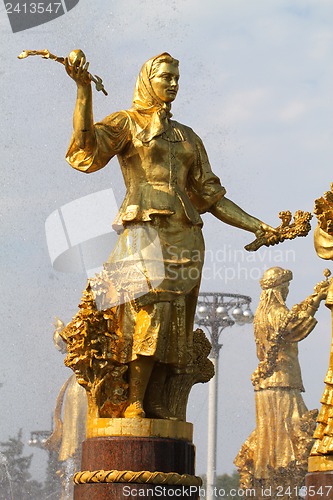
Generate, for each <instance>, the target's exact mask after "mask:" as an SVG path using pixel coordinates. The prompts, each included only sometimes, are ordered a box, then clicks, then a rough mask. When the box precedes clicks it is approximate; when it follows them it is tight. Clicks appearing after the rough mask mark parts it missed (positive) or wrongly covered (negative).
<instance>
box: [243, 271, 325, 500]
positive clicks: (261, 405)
mask: <svg viewBox="0 0 333 500" xmlns="http://www.w3.org/2000/svg"><path fill="white" fill-rule="evenodd" d="M292 277H293V276H292V272H291V271H289V270H286V269H282V268H280V267H272V268H270V269H268V270H267V271H265V273H264V275H263V277H262V279H261V280H260V285H261V288H262V292H261V296H260V302H259V306H258V308H257V311H256V313H255V316H254V335H255V342H256V349H257V356H258V359H259V364H258V367H257V369H256V370H255V371H254V373H253V375H252V383H253V386H254V390H255V402H256V429H255V430H254V431H253V432H252V434H251V435H250V436H249V438H248V439H247V440H246V441H245V443H244V444H243V446H242V448H241V450H240V452H239V454H238V455H237V457H236V459H235V465H236V466H237V468H238V470H239V472H240V475H241V487H242V488H244V489H246V488H255V490H256V495H257V496H256V498H258V499H263V498H265V499H267V498H268V499H274V500H275V499H278V498H283V499H287V498H289V499H290V498H294V499H297V498H298V493H299V489H300V488H301V486H302V485H303V484H304V478H305V474H306V472H307V459H308V455H309V451H310V449H311V446H312V444H313V439H312V435H313V431H314V428H315V421H316V416H317V413H318V412H317V410H311V411H308V410H307V407H306V405H305V403H304V401H303V398H302V392H304V387H303V383H302V378H301V369H300V364H299V360H298V342H299V341H301V340H303V339H304V338H306V337H307V336H308V335H309V334H310V333H311V331H312V330H313V329H314V327H315V326H316V323H317V321H316V319H315V318H314V316H315V313H316V311H317V309H318V307H319V305H320V302H321V301H322V300H324V299H325V298H326V295H327V289H328V286H329V281H328V280H327V279H326V280H323V281H321V282H320V283H318V284H317V285H316V287H315V289H314V293H313V294H312V295H310V296H309V297H307V298H306V299H305V300H303V302H301V303H300V304H296V305H294V306H293V307H292V308H291V309H290V310H289V309H288V307H287V306H286V303H285V301H286V298H287V295H288V291H289V284H290V281H291V280H292Z"/></svg>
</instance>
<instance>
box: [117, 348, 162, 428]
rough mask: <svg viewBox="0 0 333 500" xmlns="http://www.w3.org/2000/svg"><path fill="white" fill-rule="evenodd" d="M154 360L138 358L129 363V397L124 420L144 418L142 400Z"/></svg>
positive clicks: (143, 357)
mask: <svg viewBox="0 0 333 500" xmlns="http://www.w3.org/2000/svg"><path fill="white" fill-rule="evenodd" d="M154 363H155V361H154V359H153V358H151V357H148V356H138V357H137V359H135V360H134V361H131V362H130V363H129V396H128V406H127V408H126V410H125V412H124V417H125V418H144V417H145V412H144V409H143V399H144V397H145V393H146V389H147V385H148V382H149V379H150V375H151V372H152V370H153V366H154Z"/></svg>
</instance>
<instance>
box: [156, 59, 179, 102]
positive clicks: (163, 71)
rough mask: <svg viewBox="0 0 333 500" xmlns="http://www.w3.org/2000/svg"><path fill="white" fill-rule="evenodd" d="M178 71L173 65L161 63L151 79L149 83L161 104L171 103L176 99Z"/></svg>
mask: <svg viewBox="0 0 333 500" xmlns="http://www.w3.org/2000/svg"><path fill="white" fill-rule="evenodd" d="M178 80H179V70H178V66H176V65H175V64H170V63H166V62H162V63H161V64H160V65H159V66H158V69H157V71H156V74H155V75H154V76H153V78H151V80H150V83H151V86H152V88H153V91H154V92H155V94H156V95H157V97H158V98H159V99H161V101H163V102H172V101H174V100H175V99H176V96H177V92H178V88H179V86H178Z"/></svg>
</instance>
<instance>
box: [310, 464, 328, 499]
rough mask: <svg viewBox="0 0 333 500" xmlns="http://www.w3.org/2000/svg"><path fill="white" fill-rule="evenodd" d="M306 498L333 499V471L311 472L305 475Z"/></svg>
mask: <svg viewBox="0 0 333 500" xmlns="http://www.w3.org/2000/svg"><path fill="white" fill-rule="evenodd" d="M305 486H306V491H307V493H306V500H324V499H326V500H331V499H333V471H323V472H321V471H320V472H309V473H308V474H307V475H306V476H305Z"/></svg>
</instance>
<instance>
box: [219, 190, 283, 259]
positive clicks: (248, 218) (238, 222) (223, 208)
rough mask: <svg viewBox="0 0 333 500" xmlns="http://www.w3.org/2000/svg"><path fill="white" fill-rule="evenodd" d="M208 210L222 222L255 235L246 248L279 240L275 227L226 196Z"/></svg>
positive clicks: (251, 248) (256, 247)
mask: <svg viewBox="0 0 333 500" xmlns="http://www.w3.org/2000/svg"><path fill="white" fill-rule="evenodd" d="M210 212H211V213H212V214H213V215H215V217H217V218H218V219H220V220H221V221H222V222H225V223H226V224H229V225H230V226H235V227H238V228H239V229H244V230H245V231H250V232H251V233H254V234H255V235H256V237H257V238H256V239H255V240H254V241H253V242H252V243H251V244H250V245H247V246H246V247H245V248H246V250H249V251H253V250H258V248H260V247H261V246H262V245H266V246H268V245H274V244H275V243H278V242H279V238H278V235H277V234H276V229H274V228H273V227H271V226H269V225H267V224H265V223H264V222H262V221H261V220H259V219H257V218H256V217H253V216H252V215H250V214H248V213H247V212H245V211H244V210H243V209H242V208H240V207H239V206H238V205H236V203H234V202H233V201H231V200H229V199H228V198H225V197H223V198H221V199H220V200H219V201H218V202H217V203H216V204H215V205H214V206H213V207H212V208H211V209H210Z"/></svg>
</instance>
